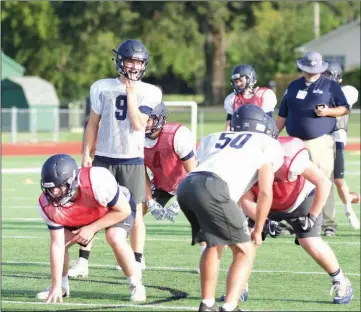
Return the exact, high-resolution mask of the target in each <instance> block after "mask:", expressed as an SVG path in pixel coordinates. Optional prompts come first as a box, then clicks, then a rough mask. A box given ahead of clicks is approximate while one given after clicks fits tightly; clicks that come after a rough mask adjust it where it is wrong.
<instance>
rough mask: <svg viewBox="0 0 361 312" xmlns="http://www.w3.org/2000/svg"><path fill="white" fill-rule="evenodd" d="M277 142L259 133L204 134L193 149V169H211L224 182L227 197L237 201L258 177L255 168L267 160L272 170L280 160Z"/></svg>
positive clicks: (281, 159) (280, 155) (275, 169)
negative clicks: (228, 195)
mask: <svg viewBox="0 0 361 312" xmlns="http://www.w3.org/2000/svg"><path fill="white" fill-rule="evenodd" d="M283 156H284V152H283V149H282V146H281V145H280V143H279V142H278V141H277V140H276V139H274V138H272V137H270V136H268V135H266V134H263V133H256V132H247V131H242V132H231V131H227V132H218V133H213V134H210V135H208V136H207V137H205V138H204V139H203V140H202V141H201V143H200V145H199V148H198V150H197V158H198V166H197V168H196V169H195V170H193V171H192V172H196V171H207V172H212V173H215V174H216V175H217V176H219V177H220V178H221V179H222V180H224V181H225V182H226V183H227V184H228V188H229V192H230V196H231V198H232V199H233V200H234V201H235V202H238V200H239V198H240V197H241V196H242V195H243V194H244V193H245V192H246V191H248V190H249V189H250V188H251V187H252V185H253V184H254V183H256V182H257V180H258V169H259V168H260V167H261V166H262V165H264V164H267V163H271V164H272V166H273V170H274V172H275V171H277V170H278V169H279V168H280V167H281V166H282V163H283Z"/></svg>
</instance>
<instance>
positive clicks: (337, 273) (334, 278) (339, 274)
mask: <svg viewBox="0 0 361 312" xmlns="http://www.w3.org/2000/svg"><path fill="white" fill-rule="evenodd" d="M328 275H330V276H331V278H332V282H336V281H338V282H339V281H341V280H342V279H343V278H344V275H343V273H342V270H341V268H338V270H337V271H335V272H334V273H329V274H328Z"/></svg>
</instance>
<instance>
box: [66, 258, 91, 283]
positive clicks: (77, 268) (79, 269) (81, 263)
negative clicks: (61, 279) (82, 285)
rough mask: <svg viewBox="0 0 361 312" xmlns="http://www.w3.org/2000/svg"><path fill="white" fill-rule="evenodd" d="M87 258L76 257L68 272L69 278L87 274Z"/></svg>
mask: <svg viewBox="0 0 361 312" xmlns="http://www.w3.org/2000/svg"><path fill="white" fill-rule="evenodd" d="M88 273H89V271H88V260H87V259H84V258H78V260H77V261H76V262H75V263H74V265H73V266H72V267H71V269H70V270H69V272H68V277H69V278H73V279H76V278H79V277H87V276H88Z"/></svg>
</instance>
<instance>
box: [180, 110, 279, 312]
mask: <svg viewBox="0 0 361 312" xmlns="http://www.w3.org/2000/svg"><path fill="white" fill-rule="evenodd" d="M272 123H273V126H271V124H272ZM272 129H275V125H274V121H273V120H272V119H271V118H270V117H268V116H267V115H266V114H265V112H264V111H263V110H262V109H261V108H260V107H258V106H256V105H243V106H241V107H240V108H238V109H237V111H236V112H235V113H234V115H233V117H232V131H226V132H220V133H216V134H211V135H209V136H207V137H206V138H204V139H203V140H202V142H201V143H200V147H199V149H198V153H197V157H198V161H199V164H198V166H197V168H196V169H194V170H193V171H192V172H191V173H189V174H188V175H187V177H186V178H185V179H184V180H183V181H182V182H181V184H180V185H179V186H178V189H177V199H178V203H179V205H180V207H181V210H182V211H183V212H184V214H185V216H186V217H187V219H188V221H189V222H190V224H191V227H192V245H194V244H195V243H196V242H200V241H205V242H206V243H207V248H206V250H205V251H204V252H203V254H202V257H201V261H200V278H201V292H202V302H201V303H200V306H199V311H218V309H217V307H216V304H215V292H216V284H217V279H218V271H219V266H220V261H221V254H222V250H223V248H224V246H229V247H230V249H231V250H232V253H233V262H232V264H231V266H230V271H229V274H228V277H227V295H226V298H225V303H224V304H223V306H222V307H221V308H220V311H239V310H238V308H237V305H238V301H239V297H240V294H241V292H242V289H243V288H244V286H245V283H246V282H247V280H248V277H249V276H250V274H251V271H252V267H253V262H254V257H255V248H254V245H253V244H252V243H251V240H253V241H254V242H255V245H256V246H259V245H260V244H261V243H262V230H263V226H264V222H265V219H266V217H267V214H268V211H269V208H270V206H271V202H272V182H273V175H274V171H276V170H277V169H278V168H279V167H280V166H281V164H282V161H283V151H282V148H281V146H280V144H279V142H278V141H277V140H276V139H275V138H274V136H275V135H276V134H275V133H274V131H273V130H272ZM257 180H258V181H259V183H260V186H261V196H260V198H259V200H258V203H257V204H258V208H259V210H258V211H259V213H258V215H257V218H256V229H255V231H254V232H253V233H252V235H251V236H250V234H249V231H248V223H247V219H246V217H245V215H244V214H243V213H242V212H241V213H240V210H239V208H238V205H237V202H238V200H239V199H240V197H241V196H242V195H243V194H244V193H245V192H246V191H247V190H248V189H249V188H250V187H251V186H252V185H253V184H254V183H255V182H256V181H257Z"/></svg>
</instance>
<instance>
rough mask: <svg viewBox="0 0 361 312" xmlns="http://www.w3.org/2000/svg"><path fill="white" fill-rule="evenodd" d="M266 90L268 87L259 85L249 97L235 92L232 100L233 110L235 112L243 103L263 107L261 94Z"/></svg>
mask: <svg viewBox="0 0 361 312" xmlns="http://www.w3.org/2000/svg"><path fill="white" fill-rule="evenodd" d="M267 90H269V89H268V88H265V87H259V88H258V89H257V90H256V92H255V93H254V95H253V96H252V97H251V98H249V99H246V98H245V97H244V96H243V94H236V95H235V96H234V100H233V111H234V112H235V111H236V110H237V109H238V108H239V107H240V106H242V105H244V104H256V105H257V106H258V107H261V108H263V107H262V106H263V94H264V93H265V92H266V91H267Z"/></svg>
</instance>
